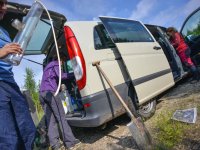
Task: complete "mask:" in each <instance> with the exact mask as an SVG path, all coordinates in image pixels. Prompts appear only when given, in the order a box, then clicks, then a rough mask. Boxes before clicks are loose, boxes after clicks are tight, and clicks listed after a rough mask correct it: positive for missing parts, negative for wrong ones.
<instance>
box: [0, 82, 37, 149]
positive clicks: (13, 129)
mask: <svg viewBox="0 0 200 150" xmlns="http://www.w3.org/2000/svg"><path fill="white" fill-rule="evenodd" d="M35 131H36V129H35V125H34V123H33V121H32V118H31V115H30V112H29V108H28V105H27V102H26V100H25V99H24V97H23V95H22V93H21V91H20V89H19V87H18V86H17V84H16V83H6V82H4V81H0V149H1V150H24V149H25V150H31V149H33V142H34V139H35Z"/></svg>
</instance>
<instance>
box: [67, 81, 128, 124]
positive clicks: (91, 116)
mask: <svg viewBox="0 0 200 150" xmlns="http://www.w3.org/2000/svg"><path fill="white" fill-rule="evenodd" d="M116 89H117V91H119V94H120V95H121V96H122V98H123V99H125V100H126V98H127V93H128V88H127V85H126V84H125V83H124V84H121V85H118V86H116ZM82 102H83V104H87V103H90V107H87V108H85V116H84V117H82V118H81V117H72V118H67V120H68V123H69V124H70V125H71V126H75V127H97V126H100V125H102V124H104V123H106V122H108V121H110V120H112V119H114V118H116V117H118V116H120V115H122V114H124V113H125V110H124V108H123V106H122V105H121V103H120V102H119V100H118V99H117V98H116V96H115V95H114V93H113V92H112V91H111V89H107V90H106V91H105V90H104V91H101V92H98V93H96V94H94V95H90V96H87V97H84V98H83V99H82Z"/></svg>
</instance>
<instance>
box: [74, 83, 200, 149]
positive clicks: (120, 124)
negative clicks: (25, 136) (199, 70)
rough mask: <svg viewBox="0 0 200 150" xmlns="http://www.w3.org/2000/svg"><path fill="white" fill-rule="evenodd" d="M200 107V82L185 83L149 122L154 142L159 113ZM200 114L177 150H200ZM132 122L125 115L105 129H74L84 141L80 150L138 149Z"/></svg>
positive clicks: (167, 95)
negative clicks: (130, 128)
mask: <svg viewBox="0 0 200 150" xmlns="http://www.w3.org/2000/svg"><path fill="white" fill-rule="evenodd" d="M193 107H196V108H198V110H200V109H199V108H200V82H198V83H194V84H191V83H190V82H189V81H187V80H185V81H181V82H180V83H178V84H177V85H176V86H175V87H174V88H172V89H170V90H169V91H167V92H166V93H165V94H164V95H163V96H162V97H160V98H159V101H158V104H157V110H156V113H155V115H154V116H153V117H152V118H150V119H149V120H147V121H145V125H146V127H147V129H148V130H149V132H150V134H151V136H152V138H153V141H154V142H156V141H155V137H154V135H155V134H154V133H155V120H156V119H157V117H158V116H159V114H161V113H163V112H166V111H175V110H177V109H187V108H193ZM199 115H200V113H199V112H198V115H197V121H196V123H195V124H191V125H189V126H191V128H190V129H189V130H188V131H186V134H185V136H184V138H183V140H182V141H181V142H180V143H178V144H177V145H176V146H175V147H174V149H177V150H199V149H200V117H199ZM129 122H130V119H129V118H128V117H127V116H126V115H123V116H121V117H118V118H117V119H115V120H113V121H111V122H109V123H108V124H107V126H106V128H105V129H100V128H73V132H74V134H75V136H76V138H78V139H80V141H81V142H82V143H81V145H80V146H79V147H78V148H77V150H136V149H137V147H136V145H135V142H134V140H133V138H132V135H131V133H130V132H129V129H128V127H127V126H126V125H127V124H128V123H129Z"/></svg>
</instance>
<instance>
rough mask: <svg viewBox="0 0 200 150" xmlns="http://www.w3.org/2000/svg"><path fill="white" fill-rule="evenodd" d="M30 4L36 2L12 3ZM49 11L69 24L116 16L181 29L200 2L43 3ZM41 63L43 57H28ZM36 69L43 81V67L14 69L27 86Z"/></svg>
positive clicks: (107, 0)
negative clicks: (29, 70) (26, 77)
mask: <svg viewBox="0 0 200 150" xmlns="http://www.w3.org/2000/svg"><path fill="white" fill-rule="evenodd" d="M11 1H12V2H17V3H21V4H28V5H31V4H32V3H33V2H34V1H33V0H11ZM41 1H42V2H43V3H44V4H45V6H46V7H47V8H48V9H49V10H53V11H56V12H59V13H62V14H64V15H65V16H66V18H67V19H68V21H72V20H73V21H74V20H98V16H114V17H121V18H129V19H134V20H140V21H142V22H143V23H149V24H156V25H161V26H166V27H168V26H174V27H176V28H177V29H180V28H181V25H182V23H183V21H184V20H185V19H186V17H187V16H188V15H189V14H190V13H191V12H192V11H194V10H195V9H196V8H198V7H199V6H200V0H167V1H166V0H51V1H50V0H41ZM25 57H27V58H29V59H33V60H35V61H38V62H42V59H43V58H44V56H29V57H28V56H25ZM26 67H30V68H32V69H33V71H34V73H35V79H36V80H37V81H38V80H41V76H42V68H41V67H40V66H39V65H37V64H33V63H29V62H27V61H26V60H23V61H22V63H21V64H20V65H19V66H17V67H14V69H13V70H14V74H15V79H16V81H17V83H18V85H19V86H20V87H22V86H23V84H24V75H25V73H24V70H25V68H26Z"/></svg>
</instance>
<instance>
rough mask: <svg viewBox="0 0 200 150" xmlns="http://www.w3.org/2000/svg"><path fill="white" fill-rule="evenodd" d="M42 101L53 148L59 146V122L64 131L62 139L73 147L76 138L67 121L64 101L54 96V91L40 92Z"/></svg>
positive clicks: (66, 144)
mask: <svg viewBox="0 0 200 150" xmlns="http://www.w3.org/2000/svg"><path fill="white" fill-rule="evenodd" d="M40 101H41V104H42V106H43V109H44V112H45V116H46V123H47V129H48V137H49V142H50V145H51V146H52V148H55V147H58V146H59V138H60V136H59V129H58V126H57V123H58V124H59V127H60V130H61V132H62V139H63V142H64V144H65V146H67V147H72V146H73V145H74V144H75V140H76V139H75V137H74V135H73V133H72V130H71V128H70V126H69V125H68V123H67V120H66V118H65V113H64V109H63V106H62V102H61V100H60V99H59V97H54V95H53V93H52V92H42V93H40Z"/></svg>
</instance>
